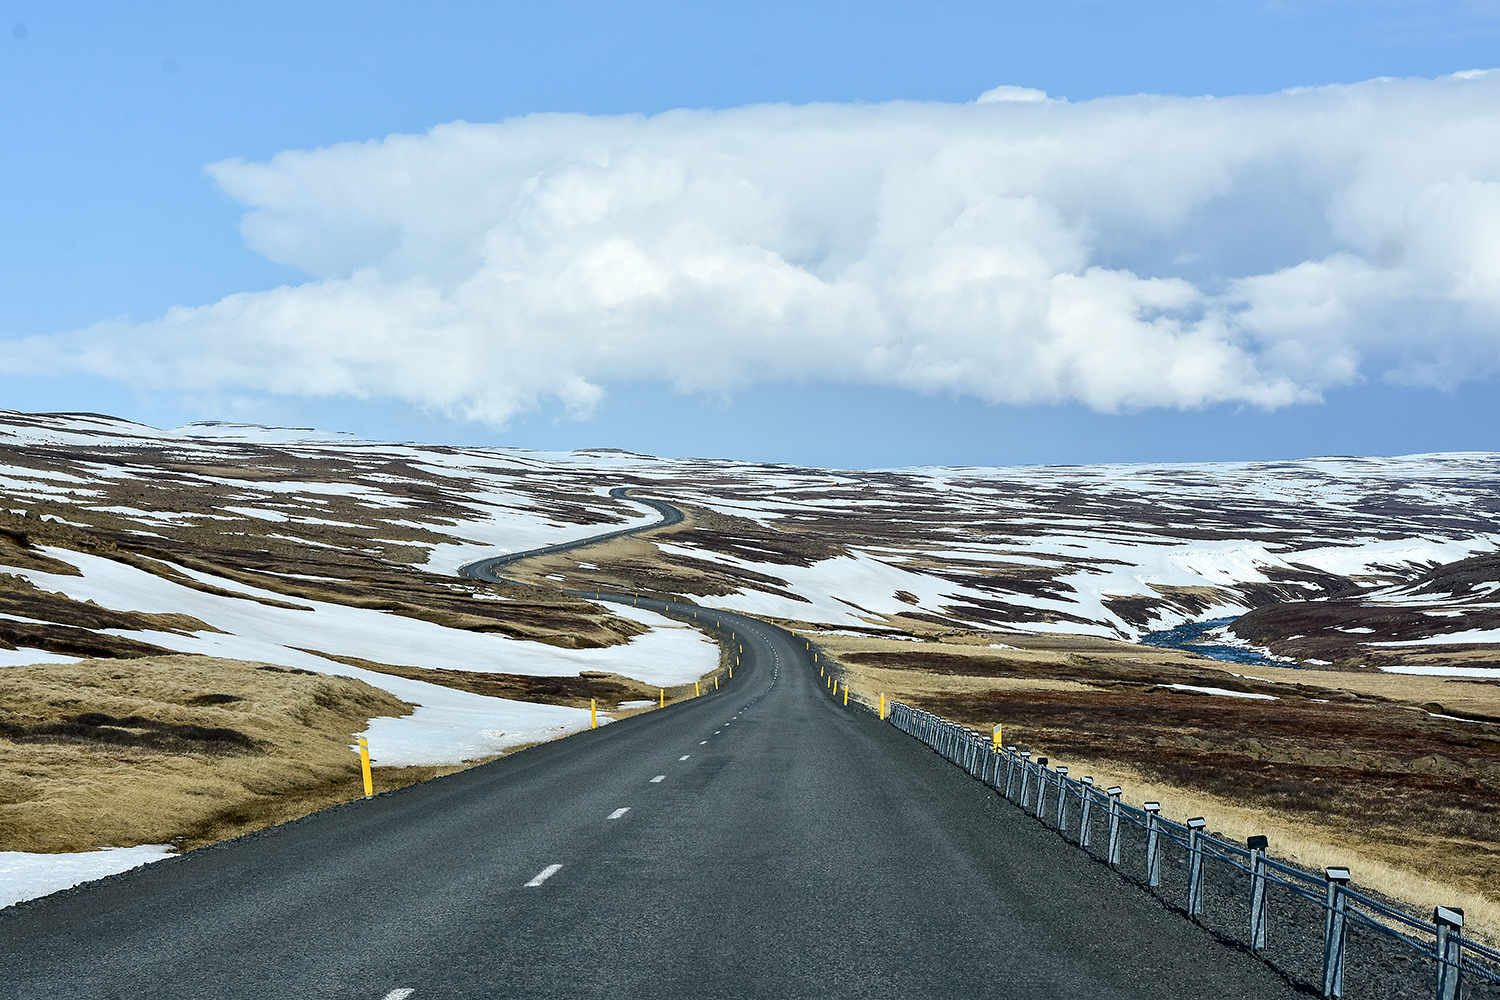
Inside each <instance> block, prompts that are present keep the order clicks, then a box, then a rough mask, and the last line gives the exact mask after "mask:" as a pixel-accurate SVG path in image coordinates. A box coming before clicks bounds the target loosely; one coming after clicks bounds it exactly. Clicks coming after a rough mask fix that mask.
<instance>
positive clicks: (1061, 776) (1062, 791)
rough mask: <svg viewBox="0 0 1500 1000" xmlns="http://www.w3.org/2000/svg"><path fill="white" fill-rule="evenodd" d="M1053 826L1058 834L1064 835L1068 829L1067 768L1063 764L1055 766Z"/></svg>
mask: <svg viewBox="0 0 1500 1000" xmlns="http://www.w3.org/2000/svg"><path fill="white" fill-rule="evenodd" d="M1053 820H1054V822H1053V824H1052V825H1053V826H1055V827H1057V831H1058V832H1059V833H1066V832H1067V829H1068V768H1067V766H1066V765H1064V764H1059V765H1057V815H1056V816H1055V817H1054V818H1053Z"/></svg>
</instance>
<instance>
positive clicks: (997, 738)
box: [990, 725, 1005, 753]
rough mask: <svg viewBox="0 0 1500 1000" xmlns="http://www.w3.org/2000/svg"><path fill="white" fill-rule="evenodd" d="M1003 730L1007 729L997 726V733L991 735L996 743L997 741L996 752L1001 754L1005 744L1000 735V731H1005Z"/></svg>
mask: <svg viewBox="0 0 1500 1000" xmlns="http://www.w3.org/2000/svg"><path fill="white" fill-rule="evenodd" d="M1003 728H1005V727H1004V726H1000V725H997V726H995V731H994V732H993V733H991V734H990V735H991V736H992V737H993V738H994V741H995V752H996V753H999V752H1000V747H1001V745H1002V744H1003V743H1004V742H1005V741H1004V739H1003V738H1002V736H1001V734H1000V730H1001V729H1003Z"/></svg>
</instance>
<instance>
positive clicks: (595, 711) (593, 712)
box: [589, 698, 599, 729]
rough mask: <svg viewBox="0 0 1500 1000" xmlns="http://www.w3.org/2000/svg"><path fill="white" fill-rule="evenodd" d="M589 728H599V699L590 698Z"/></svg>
mask: <svg viewBox="0 0 1500 1000" xmlns="http://www.w3.org/2000/svg"><path fill="white" fill-rule="evenodd" d="M589 728H590V729H598V728H599V702H598V700H597V699H594V698H590V699H589Z"/></svg>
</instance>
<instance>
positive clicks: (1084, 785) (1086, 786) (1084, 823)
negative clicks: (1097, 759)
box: [1078, 774, 1094, 847]
mask: <svg viewBox="0 0 1500 1000" xmlns="http://www.w3.org/2000/svg"><path fill="white" fill-rule="evenodd" d="M1078 786H1079V788H1078V797H1079V799H1081V800H1082V801H1080V802H1079V803H1078V846H1079V847H1088V846H1089V814H1090V813H1091V812H1092V811H1093V808H1094V779H1093V778H1091V777H1090V776H1089V775H1087V774H1085V775H1084V776H1083V777H1081V778H1079V779H1078Z"/></svg>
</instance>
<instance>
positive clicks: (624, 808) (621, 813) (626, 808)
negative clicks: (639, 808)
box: [604, 806, 630, 819]
mask: <svg viewBox="0 0 1500 1000" xmlns="http://www.w3.org/2000/svg"><path fill="white" fill-rule="evenodd" d="M628 812H630V807H629V806H621V807H620V808H618V809H616V810H615V811H614V812H612V813H610V814H609V815H608V816H606V817H604V818H605V819H619V818H620V817H621V816H624V815H625V814H626V813H628Z"/></svg>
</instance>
